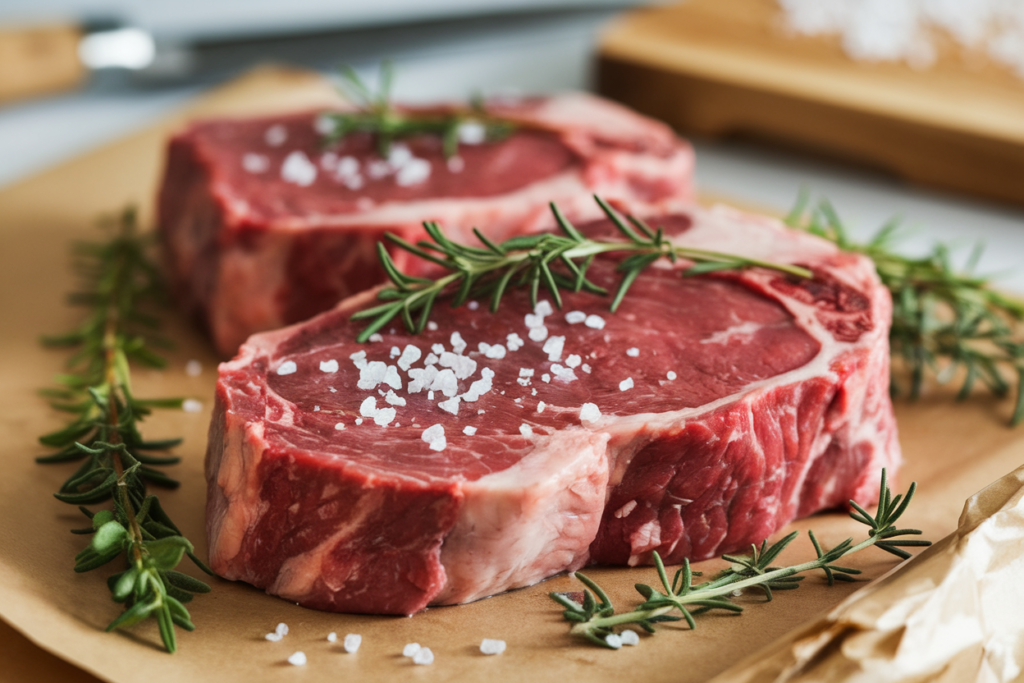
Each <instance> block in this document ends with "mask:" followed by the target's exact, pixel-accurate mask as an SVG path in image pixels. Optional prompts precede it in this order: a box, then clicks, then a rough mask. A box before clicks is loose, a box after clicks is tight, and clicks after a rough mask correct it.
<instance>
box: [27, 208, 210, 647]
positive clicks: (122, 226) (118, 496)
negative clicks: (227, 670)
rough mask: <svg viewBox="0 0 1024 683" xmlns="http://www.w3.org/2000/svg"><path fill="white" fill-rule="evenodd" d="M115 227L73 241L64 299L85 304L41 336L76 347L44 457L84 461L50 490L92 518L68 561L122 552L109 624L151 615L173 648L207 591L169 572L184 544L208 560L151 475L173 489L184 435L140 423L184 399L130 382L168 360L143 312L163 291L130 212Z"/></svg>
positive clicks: (55, 399)
mask: <svg viewBox="0 0 1024 683" xmlns="http://www.w3.org/2000/svg"><path fill="white" fill-rule="evenodd" d="M108 227H111V228H113V229H114V231H115V232H114V235H113V236H112V237H111V239H110V240H109V241H108V242H105V243H102V244H79V245H77V246H76V247H75V251H74V254H75V257H76V262H75V266H76V270H77V271H78V274H79V275H80V278H81V280H82V285H83V286H82V289H81V290H80V291H78V292H76V293H75V294H72V295H71V297H70V301H71V303H72V304H75V305H79V306H83V307H85V308H87V309H88V311H89V313H88V315H87V316H86V319H85V321H84V322H83V323H82V324H81V325H80V326H79V327H78V328H77V329H76V330H74V331H73V332H70V333H68V334H65V335H62V336H54V337H45V338H44V339H43V342H44V343H45V344H46V345H48V346H52V347H66V348H73V349H76V351H75V353H74V354H73V355H72V356H71V358H70V359H69V361H68V372H67V373H66V374H62V375H58V377H57V382H58V384H60V388H56V389H48V390H44V391H43V394H44V395H45V396H47V397H48V398H49V401H50V404H51V406H52V407H53V408H55V409H56V410H60V411H63V412H67V413H70V414H71V416H72V419H71V422H70V423H69V424H68V425H67V426H66V427H64V428H62V429H59V430H57V431H54V432H52V433H50V434H46V435H45V436H42V437H40V439H39V441H40V443H42V444H43V445H44V446H47V447H50V448H53V449H56V452H54V453H52V454H51V455H47V456H43V457H40V458H37V461H38V462H40V463H47V464H53V463H68V462H81V463H82V464H81V465H80V466H79V467H78V469H77V470H76V471H75V472H74V474H72V475H71V476H70V477H69V478H68V480H67V481H66V482H64V484H63V485H62V486H61V487H60V490H59V491H58V492H57V493H55V494H54V496H55V497H56V498H57V499H58V500H60V501H62V502H65V503H69V504H72V505H77V506H79V509H80V510H81V511H82V513H83V514H84V515H85V516H86V517H88V518H89V519H90V520H91V524H90V526H88V527H86V528H84V529H74V530H72V533H77V534H91V535H92V539H91V541H90V543H89V545H88V546H86V547H85V548H84V549H83V550H82V551H81V552H80V553H78V555H76V556H75V571H76V572H87V571H90V570H93V569H96V568H98V567H101V566H103V565H106V564H108V563H110V562H112V561H114V560H116V559H118V558H123V559H122V562H123V564H124V565H125V569H124V571H121V572H118V573H116V574H113V575H112V576H110V577H109V578H108V580H107V585H108V587H109V588H110V591H111V596H112V597H113V599H114V601H115V602H119V603H124V604H125V610H124V611H123V612H122V613H121V614H120V616H118V617H117V618H116V619H114V620H113V621H112V622H111V623H110V625H109V626H108V627H107V630H108V631H110V630H113V629H115V628H126V627H129V626H131V625H133V624H135V623H138V622H139V621H141V620H143V619H145V618H147V617H153V618H155V619H156V621H157V623H158V625H159V630H160V636H161V639H162V640H163V643H164V646H165V647H166V648H167V650H168V651H169V652H174V651H175V649H176V638H175V633H174V626H175V625H177V626H179V627H181V628H184V629H186V630H189V631H191V630H193V629H194V628H195V626H194V625H193V624H192V621H191V617H190V616H189V613H188V610H186V609H185V606H184V604H183V603H186V602H188V601H189V600H191V599H192V597H193V594H194V593H206V592H208V591H209V590H210V587H209V586H207V585H206V584H205V583H203V582H202V581H198V580H196V579H194V578H192V577H190V576H187V575H185V574H182V573H180V572H177V571H175V567H177V566H178V564H179V562H180V561H181V559H182V556H183V555H185V554H187V555H188V556H189V557H190V558H191V559H192V561H193V562H195V563H196V565H197V566H199V567H200V568H201V569H202V570H203V571H205V572H207V573H210V570H209V569H208V568H207V567H206V565H205V564H203V563H202V562H201V561H200V560H199V558H197V557H196V556H195V554H194V553H193V547H192V544H191V543H190V542H189V541H188V539H186V538H185V537H184V536H182V534H181V532H180V531H179V529H178V527H177V526H175V524H174V522H172V521H171V519H170V517H168V515H167V513H166V512H165V511H164V509H163V507H162V506H161V505H160V501H159V499H158V498H157V497H156V496H155V495H152V494H150V493H148V492H147V488H146V486H147V484H151V485H155V486H163V487H167V488H174V487H176V486H177V485H178V482H177V481H175V480H174V479H172V478H171V477H169V476H168V475H167V474H165V473H164V472H163V471H162V470H161V469H160V468H161V467H163V466H166V465H173V464H175V463H177V462H178V460H179V459H178V458H177V457H175V456H172V455H167V451H168V450H170V449H171V448H173V447H174V446H176V445H177V444H178V443H179V442H180V441H181V440H180V439H164V440H155V441H154V440H147V439H145V438H143V436H142V434H141V433H140V431H139V422H141V421H142V419H143V418H144V417H145V416H147V415H149V414H150V412H151V411H152V409H154V408H174V407H181V405H182V400H181V399H140V398H137V397H135V395H134V393H133V391H132V387H131V374H130V363H131V362H136V363H139V364H140V365H143V366H146V367H151V368H162V367H164V366H165V364H166V361H165V360H164V359H163V357H162V356H160V355H159V354H158V353H156V352H154V351H153V350H152V348H151V347H153V346H157V347H159V346H166V340H164V339H163V338H162V337H160V336H158V335H157V334H155V328H156V327H157V321H156V319H155V318H154V317H153V316H152V315H150V314H148V313H146V312H145V309H146V308H147V306H149V305H151V304H152V303H154V301H155V300H156V299H158V298H159V296H160V292H161V289H160V285H159V274H158V270H157V268H156V267H155V265H154V264H153V263H152V262H151V261H150V258H149V256H148V253H147V240H146V238H145V237H143V236H141V235H139V234H138V233H137V230H136V216H135V212H134V211H133V210H132V209H126V210H125V211H124V212H123V213H122V214H121V215H120V216H119V217H118V218H117V219H116V220H114V221H110V222H108ZM107 501H109V502H110V505H111V509H102V510H99V511H98V512H95V513H94V512H92V511H91V510H90V509H89V508H87V507H85V506H86V505H98V504H100V503H104V502H107Z"/></svg>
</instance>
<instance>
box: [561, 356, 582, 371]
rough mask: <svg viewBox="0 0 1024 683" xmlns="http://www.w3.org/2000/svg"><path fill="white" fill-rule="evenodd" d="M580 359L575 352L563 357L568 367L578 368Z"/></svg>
mask: <svg viewBox="0 0 1024 683" xmlns="http://www.w3.org/2000/svg"><path fill="white" fill-rule="evenodd" d="M581 360H582V359H581V358H580V357H579V356H578V355H576V354H575V353H574V354H572V355H571V356H569V357H568V358H566V359H565V364H566V365H568V366H569V367H570V368H578V367H579V366H580V361H581Z"/></svg>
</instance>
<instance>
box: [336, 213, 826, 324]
mask: <svg viewBox="0 0 1024 683" xmlns="http://www.w3.org/2000/svg"><path fill="white" fill-rule="evenodd" d="M595 199H596V200H597V203H598V204H599V205H600V207H601V209H602V210H603V211H604V213H605V215H606V216H608V218H609V219H610V220H611V221H612V223H613V224H614V225H615V227H616V228H617V229H618V230H619V232H620V233H621V234H622V235H623V236H625V238H626V239H625V240H619V241H600V240H592V239H589V238H587V237H584V236H583V234H582V233H580V232H579V231H578V230H577V229H576V228H575V227H573V225H572V223H570V222H569V220H568V219H566V217H565V216H564V215H563V214H562V212H561V211H559V209H558V207H557V206H555V204H553V203H552V204H551V211H552V213H554V216H555V220H556V221H557V223H558V226H559V228H560V229H561V234H555V233H544V234H539V235H526V236H521V237H513V238H511V239H508V240H505V241H504V242H501V243H500V244H495V243H494V242H492V241H491V240H490V239H488V238H487V237H486V236H485V235H484V234H483V233H481V232H480V231H479V230H477V229H476V228H474V229H473V233H474V234H475V235H476V237H477V239H479V240H480V242H481V243H482V244H483V245H484V247H483V248H480V247H470V246H466V245H463V244H459V243H457V242H453V241H451V240H450V239H448V238H447V237H446V236H445V234H444V232H443V231H442V230H441V227H440V226H439V225H438V224H437V223H431V222H427V223H424V224H423V226H424V227H425V228H426V231H427V235H429V237H430V239H429V240H420V241H419V242H417V243H416V244H415V245H413V244H410V243H409V242H407V241H405V240H404V239H402V238H401V237H398V236H396V235H392V234H391V233H387V234H386V235H385V237H387V239H389V240H391V241H392V242H393V243H394V244H396V245H397V246H398V247H399V248H401V249H404V250H406V251H408V252H411V253H413V254H415V255H417V256H419V257H421V258H424V259H426V260H428V261H430V262H431V263H434V264H437V265H439V266H441V267H442V268H445V269H446V270H449V271H451V272H450V273H449V274H448V275H444V276H442V277H440V278H438V279H437V280H429V279H426V278H419V277H412V276H410V275H406V274H405V273H403V272H401V271H400V270H399V269H398V267H397V266H396V265H395V263H394V261H393V260H392V259H391V256H390V255H389V254H388V251H387V249H386V248H385V247H384V245H383V244H381V243H378V244H377V253H378V256H379V257H380V261H381V263H382V264H383V266H384V270H385V272H386V273H387V275H388V278H389V279H390V280H391V282H392V283H393V286H391V287H385V288H384V289H382V290H381V291H380V293H379V294H378V295H377V297H378V298H379V299H381V300H383V301H386V302H387V303H384V304H381V305H379V306H374V307H373V308H368V309H366V310H362V311H359V312H358V313H356V314H355V315H353V316H352V318H353V319H354V320H365V319H369V318H372V319H373V320H372V322H371V323H370V324H369V325H368V326H367V327H366V329H364V330H363V331H362V332H361V333H360V335H359V337H358V340H359V341H360V342H364V341H366V340H367V339H369V338H370V335H372V334H373V333H375V332H377V331H378V330H379V329H381V328H382V327H384V326H385V325H387V324H388V323H389V322H390V321H391V320H392V319H394V318H395V317H397V316H401V318H402V320H403V321H404V322H405V326H406V328H407V329H408V330H409V331H410V332H413V333H417V334H418V333H419V332H422V331H423V328H424V327H425V326H426V324H427V320H428V319H429V317H430V313H431V311H432V310H433V306H434V302H435V301H436V300H437V297H438V296H439V295H441V294H442V293H443V292H445V291H446V290H453V291H455V296H454V298H453V299H452V306H453V307H457V306H461V305H462V304H463V303H464V302H465V301H466V300H467V299H469V298H470V297H476V296H487V297H489V298H490V301H491V304H490V308H491V311H492V312H494V311H497V310H498V306H499V305H500V303H501V298H502V296H504V294H505V291H506V289H507V288H508V287H510V286H512V287H519V286H528V287H529V288H530V300H531V301H532V302H533V304H534V305H536V303H537V294H538V292H539V290H540V288H541V286H542V285H543V286H544V287H545V288H547V290H548V291H549V292H550V293H551V296H552V298H553V299H554V301H555V305H556V306H558V307H559V308H560V307H561V306H562V297H561V294H560V290H566V291H572V292H579V291H581V290H586V291H588V292H592V293H594V294H602V295H607V294H608V292H607V290H605V289H604V288H603V287H600V286H598V285H596V284H594V283H593V282H591V281H590V280H588V279H587V270H588V269H589V267H590V264H591V263H592V262H593V260H594V257H596V256H597V255H598V254H606V253H609V252H627V253H629V254H630V256H628V257H627V258H626V259H625V260H623V261H622V262H621V263H620V264H619V265H618V267H617V270H618V271H619V272H621V273H622V280H621V281H620V282H619V286H618V289H617V290H616V292H615V296H614V298H613V299H612V303H611V310H612V311H615V310H616V309H618V307H619V304H621V303H622V300H623V297H625V296H626V292H628V291H629V288H630V286H631V285H632V284H633V281H634V280H636V278H637V276H638V275H640V273H641V272H642V271H643V270H644V269H645V268H647V267H648V266H650V265H651V264H652V263H654V262H655V261H657V260H659V259H662V258H667V259H669V260H670V261H672V262H673V263H675V262H676V260H677V259H680V258H684V259H688V260H690V261H693V262H694V263H693V265H692V266H690V267H689V268H687V269H685V270H684V271H683V274H684V275H698V274H701V273H709V272H712V271H716V270H735V269H740V268H748V267H760V268H770V269H773V270H778V271H782V272H784V273H789V274H792V275H796V276H799V277H810V276H811V273H810V271H808V270H806V269H804V268H800V267H797V266H791V265H784V264H778V263H770V262H767V261H760V260H757V259H751V258H747V257H744V256H737V255H735V254H725V253H721V252H716V251H706V250H703V249H692V248H690V247H683V246H678V245H675V244H673V243H672V242H671V241H670V240H668V239H666V238H665V235H664V233H663V231H662V229H661V228H660V227H659V228H657V229H654V228H652V227H650V226H649V225H647V224H646V223H645V222H644V221H642V220H640V219H639V218H635V217H633V216H627V217H626V218H625V219H623V217H622V216H620V215H619V214H618V213H617V212H616V211H615V210H614V209H612V208H611V207H610V206H609V205H608V204H607V203H606V202H605V201H604V200H602V199H601V198H600V197H595ZM558 265H560V266H561V268H558V267H556V266H558ZM414 316H418V318H417V319H416V320H414Z"/></svg>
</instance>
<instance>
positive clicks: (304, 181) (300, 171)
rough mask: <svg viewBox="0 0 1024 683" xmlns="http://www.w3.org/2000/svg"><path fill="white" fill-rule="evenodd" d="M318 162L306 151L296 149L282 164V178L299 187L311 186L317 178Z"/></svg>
mask: <svg viewBox="0 0 1024 683" xmlns="http://www.w3.org/2000/svg"><path fill="white" fill-rule="evenodd" d="M316 174H317V170H316V164H314V163H313V162H312V161H310V160H309V157H307V156H306V155H305V153H303V152H300V151H297V150H296V151H294V152H292V153H291V154H289V155H288V156H286V157H285V158H284V163H282V164H281V180H283V181H285V182H286V183H293V184H295V185H298V186H299V187H309V186H310V185H312V184H313V181H315V180H316Z"/></svg>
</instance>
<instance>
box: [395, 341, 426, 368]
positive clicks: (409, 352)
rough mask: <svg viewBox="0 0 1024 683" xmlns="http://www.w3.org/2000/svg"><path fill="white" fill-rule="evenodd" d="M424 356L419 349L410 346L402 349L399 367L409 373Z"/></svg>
mask: <svg viewBox="0 0 1024 683" xmlns="http://www.w3.org/2000/svg"><path fill="white" fill-rule="evenodd" d="M422 355H423V352H422V351H420V349H419V347H417V346H413V345H412V344H409V345H408V346H406V347H405V348H404V349H402V355H401V356H399V358H398V367H400V368H401V369H402V370H405V371H407V370H408V369H409V368H410V367H411V366H412V364H413V363H415V362H416V361H418V360H419V359H420V356H422Z"/></svg>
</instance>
